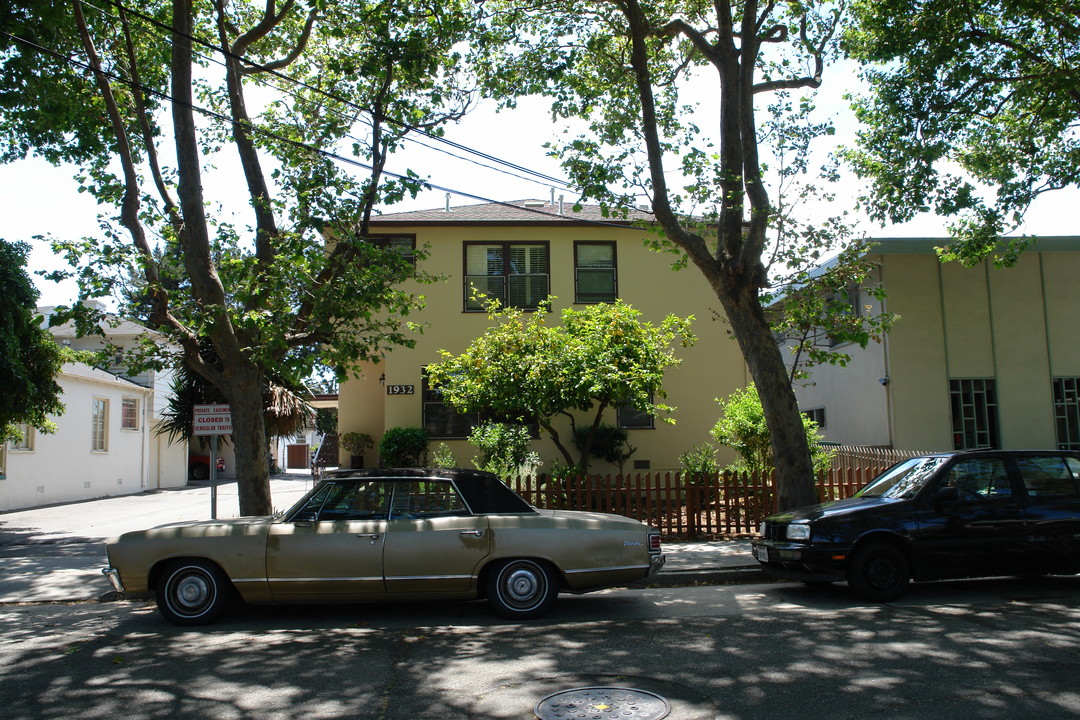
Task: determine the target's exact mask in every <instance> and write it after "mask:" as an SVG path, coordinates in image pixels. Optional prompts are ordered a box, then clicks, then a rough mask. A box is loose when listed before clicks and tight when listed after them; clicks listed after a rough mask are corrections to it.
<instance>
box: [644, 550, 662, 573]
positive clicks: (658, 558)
mask: <svg viewBox="0 0 1080 720" xmlns="http://www.w3.org/2000/svg"><path fill="white" fill-rule="evenodd" d="M666 561H667V556H666V555H664V554H663V553H658V554H654V555H649V574H648V575H646V577H652V576H653V575H655V574H656V573H658V572H660V568H662V567H664V563H665V562H666Z"/></svg>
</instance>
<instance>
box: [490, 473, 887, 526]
mask: <svg viewBox="0 0 1080 720" xmlns="http://www.w3.org/2000/svg"><path fill="white" fill-rule="evenodd" d="M884 469H885V466H881V467H861V468H854V467H847V468H839V469H834V470H830V471H828V472H825V473H822V474H821V476H819V477H818V480H817V488H818V497H819V498H820V499H821V500H822V501H827V500H840V499H843V498H847V497H850V496H851V495H853V494H854V493H855V491H856V490H858V489H859V488H860V487H862V486H863V485H865V484H866V483H867V482H869V481H870V480H871V479H872V478H874V477H875V476H876V475H877V474H879V473H880V472H881V471H882V470H884ZM508 484H509V485H510V487H512V488H513V489H514V490H515V491H516V492H517V493H518V494H520V495H521V496H522V497H524V498H525V499H526V500H528V501H529V502H530V503H532V504H533V505H535V506H536V507H538V508H547V509H554V510H595V511H598V512H607V513H614V514H616V515H624V516H626V517H632V518H634V519H636V520H641V521H642V522H644V523H647V524H649V525H652V526H653V527H656V528H659V530H660V532H661V533H662V535H663V537H664V539H665V540H667V541H674V540H701V539H709V538H725V537H740V536H746V535H753V534H756V533H757V531H758V526H759V525H760V524H761V520H762V519H763V518H764V517H765V516H766V515H769V514H770V513H773V512H776V511H777V510H778V508H777V506H776V492H775V480H774V477H773V475H772V473H769V474H767V475H760V476H759V475H757V474H748V475H742V474H737V473H728V472H725V473H720V474H711V475H705V474H694V475H689V474H685V475H684V474H680V473H670V472H668V473H656V474H652V473H646V474H644V475H642V474H634V475H614V476H613V475H588V476H584V477H576V478H569V479H561V480H557V479H552V478H547V477H544V476H540V477H538V478H533V477H529V476H525V477H517V478H512V479H510V480H509V481H508Z"/></svg>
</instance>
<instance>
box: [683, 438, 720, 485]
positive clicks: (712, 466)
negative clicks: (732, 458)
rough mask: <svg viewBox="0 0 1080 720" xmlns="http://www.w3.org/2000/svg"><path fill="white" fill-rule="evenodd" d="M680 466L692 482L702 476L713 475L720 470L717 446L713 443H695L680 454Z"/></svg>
mask: <svg viewBox="0 0 1080 720" xmlns="http://www.w3.org/2000/svg"><path fill="white" fill-rule="evenodd" d="M679 466H680V467H681V468H682V472H683V475H684V476H685V477H687V478H689V479H690V481H691V482H697V481H698V480H700V479H701V478H702V476H712V475H716V474H717V473H719V472H720V462H719V461H718V460H717V459H716V447H715V446H713V444H712V443H702V444H701V445H695V446H694V447H692V448H690V449H689V450H687V451H686V452H684V453H683V454H681V455H679Z"/></svg>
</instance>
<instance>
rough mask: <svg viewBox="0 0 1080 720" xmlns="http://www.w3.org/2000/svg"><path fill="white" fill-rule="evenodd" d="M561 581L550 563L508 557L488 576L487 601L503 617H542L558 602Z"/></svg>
mask: <svg viewBox="0 0 1080 720" xmlns="http://www.w3.org/2000/svg"><path fill="white" fill-rule="evenodd" d="M558 595H559V584H558V581H557V580H556V578H555V574H554V573H553V572H552V571H551V568H550V567H549V566H548V565H547V563H544V562H541V561H538V560H525V559H520V560H508V561H506V562H503V563H500V564H499V565H498V566H497V567H495V568H493V569H492V571H491V574H489V575H488V578H487V598H488V602H489V603H491V606H492V607H493V608H494V609H495V612H497V613H499V614H500V615H502V616H503V617H506V618H510V619H512V620H528V619H530V618H536V617H540V616H541V615H543V614H544V613H546V612H547V611H548V610H550V609H551V606H552V605H554V604H555V599H556V598H557V597H558Z"/></svg>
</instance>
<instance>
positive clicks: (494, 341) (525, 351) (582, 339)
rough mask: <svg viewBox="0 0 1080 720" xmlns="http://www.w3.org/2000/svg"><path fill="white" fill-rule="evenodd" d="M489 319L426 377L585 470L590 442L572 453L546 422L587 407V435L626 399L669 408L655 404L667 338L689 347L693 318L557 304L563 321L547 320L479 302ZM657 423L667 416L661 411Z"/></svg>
mask: <svg viewBox="0 0 1080 720" xmlns="http://www.w3.org/2000/svg"><path fill="white" fill-rule="evenodd" d="M488 313H489V317H490V318H491V320H492V321H493V322H494V323H495V324H494V325H493V326H492V327H490V328H488V330H487V332H485V333H484V334H483V335H482V336H480V337H479V338H477V339H475V340H474V341H473V342H472V344H471V345H470V346H469V347H468V348H467V349H466V350H465V351H464V352H463V353H461V354H460V355H457V356H454V355H452V354H451V353H448V352H445V351H443V353H442V356H443V360H442V362H439V363H436V364H433V365H429V366H428V368H427V373H428V378H429V380H430V381H431V383H432V384H433V385H435V386H437V387H439V388H440V389H441V390H442V393H443V398H444V400H445V401H446V402H447V403H448V404H450V405H452V406H453V407H454V408H456V409H457V410H458V411H459V412H482V413H485V414H486V415H487V416H489V417H495V418H501V419H504V420H506V421H508V422H514V423H522V424H527V423H532V422H536V423H539V425H540V427H541V428H542V429H543V430H544V431H546V432H547V433H548V435H549V436H550V437H551V439H552V441H553V442H554V443H555V445H556V447H557V448H558V449H559V451H560V453H561V454H562V456H563V459H564V461H565V463H566V464H567V465H573V466H577V467H580V468H582V469H586V468H587V467H588V463H589V459H590V457H591V450H590V449H589V448H591V444H590V445H589V446H587V448H586V449H585V450H583V451H582V452H581V454H580V455H579V457H578V458H576V459H575V458H573V457H572V456H571V454H570V452H569V450H568V448H567V447H566V444H565V443H563V441H562V440H561V438H560V437H559V434H558V432H557V430H556V429H555V428H554V427H553V424H552V423H553V421H554V419H555V417H556V416H559V415H562V416H566V417H568V418H570V421H571V423H572V424H576V420H575V418H574V415H573V413H574V412H575V411H576V412H578V413H588V412H592V414H593V416H592V418H591V420H590V423H589V426H590V427H591V431H592V432H593V433H595V431H596V428H598V427H599V426H600V424H601V423H600V420H601V418H602V417H603V413H604V410H605V409H607V408H611V407H617V406H619V405H627V406H630V407H633V408H635V409H637V410H641V411H647V412H653V413H670V412H671V411H672V410H673V408H670V407H669V406H667V405H664V404H663V403H658V402H654V398H661V399H662V398H664V397H665V395H664V391H663V376H664V371H665V370H666V369H667V368H669V367H672V366H674V365H677V364H678V363H679V362H680V360H679V359H678V358H677V357H676V355H675V352H674V349H673V348H672V344H673V343H675V342H679V343H681V344H682V345H689V344H691V343H692V342H693V341H694V337H693V335H692V334H691V333H690V324H691V322H692V320H693V318H692V317H690V318H686V319H682V318H677V317H675V316H674V315H669V316H668V317H666V318H665V319H664V320H663V321H662V322H661V323H660V324H659V325H652V324H651V323H645V322H642V321H641V320H640V315H641V313H640V312H639V311H637V310H635V309H634V308H633V307H631V306H630V305H627V304H626V303H624V302H622V301H616V302H614V303H605V304H600V305H590V306H588V307H585V308H582V309H580V310H578V309H566V310H563V311H562V313H561V317H562V325H557V326H552V325H548V324H547V316H548V314H547V312H544V311H543V310H541V311H538V312H535V313H530V314H528V315H526V314H525V313H523V312H522V311H521V310H518V309H516V308H505V309H499V308H498V307H497V306H495V305H493V304H492V305H489V306H488ZM661 419H663V420H665V421H670V419H669V418H664V417H662V418H661Z"/></svg>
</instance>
